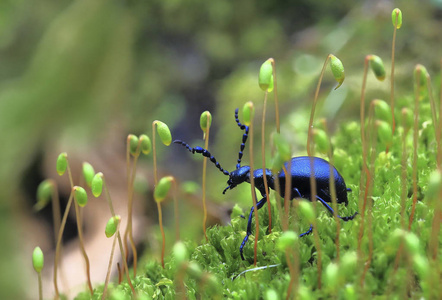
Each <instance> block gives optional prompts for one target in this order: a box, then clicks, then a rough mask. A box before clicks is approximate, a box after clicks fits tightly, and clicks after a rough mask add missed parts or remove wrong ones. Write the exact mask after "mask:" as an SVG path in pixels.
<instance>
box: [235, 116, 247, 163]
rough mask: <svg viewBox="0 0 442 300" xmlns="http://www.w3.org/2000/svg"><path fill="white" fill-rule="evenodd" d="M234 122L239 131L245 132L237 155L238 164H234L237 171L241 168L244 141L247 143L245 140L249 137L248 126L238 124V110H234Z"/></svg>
mask: <svg viewBox="0 0 442 300" xmlns="http://www.w3.org/2000/svg"><path fill="white" fill-rule="evenodd" d="M235 121H236V124H238V126H239V128H241V130H245V133H244V134H243V136H242V143H241V146H240V150H239V154H238V163H237V164H236V168H237V169H239V168H240V167H241V159H242V155H243V151H244V148H245V146H246V141H247V138H248V137H249V126H247V125H244V124H241V123H240V122H239V119H238V108H237V109H235Z"/></svg>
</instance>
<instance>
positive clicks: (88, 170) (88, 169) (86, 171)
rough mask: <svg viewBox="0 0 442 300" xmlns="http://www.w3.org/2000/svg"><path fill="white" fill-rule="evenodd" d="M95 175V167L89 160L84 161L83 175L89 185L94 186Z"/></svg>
mask: <svg viewBox="0 0 442 300" xmlns="http://www.w3.org/2000/svg"><path fill="white" fill-rule="evenodd" d="M94 176H95V170H94V167H93V166H92V165H91V164H90V163H88V162H83V177H84V180H85V181H86V184H87V186H88V187H91V186H92V179H93V178H94Z"/></svg>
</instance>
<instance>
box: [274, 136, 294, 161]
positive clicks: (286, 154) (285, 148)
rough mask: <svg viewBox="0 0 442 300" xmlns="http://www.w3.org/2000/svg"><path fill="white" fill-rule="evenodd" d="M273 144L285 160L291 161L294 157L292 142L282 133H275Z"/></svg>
mask: <svg viewBox="0 0 442 300" xmlns="http://www.w3.org/2000/svg"><path fill="white" fill-rule="evenodd" d="M273 144H274V145H275V147H276V151H277V153H278V154H279V156H280V158H281V160H282V161H283V162H286V161H289V160H290V159H291V158H292V152H291V150H290V144H289V142H287V140H286V139H285V138H283V137H282V136H281V135H280V134H274V135H273ZM281 167H282V166H281Z"/></svg>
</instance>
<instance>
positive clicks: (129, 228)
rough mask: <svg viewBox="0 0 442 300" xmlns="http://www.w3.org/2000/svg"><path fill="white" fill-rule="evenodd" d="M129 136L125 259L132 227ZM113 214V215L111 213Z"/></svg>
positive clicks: (124, 238) (127, 142)
mask: <svg viewBox="0 0 442 300" xmlns="http://www.w3.org/2000/svg"><path fill="white" fill-rule="evenodd" d="M130 137H131V135H128V136H127V139H126V182H127V224H126V230H125V231H124V235H123V241H124V243H123V245H124V253H125V256H124V257H123V259H126V261H127V260H128V259H129V250H128V247H127V238H128V235H129V231H131V228H132V200H131V196H130V194H131V192H130V179H131V178H130ZM112 216H114V215H112Z"/></svg>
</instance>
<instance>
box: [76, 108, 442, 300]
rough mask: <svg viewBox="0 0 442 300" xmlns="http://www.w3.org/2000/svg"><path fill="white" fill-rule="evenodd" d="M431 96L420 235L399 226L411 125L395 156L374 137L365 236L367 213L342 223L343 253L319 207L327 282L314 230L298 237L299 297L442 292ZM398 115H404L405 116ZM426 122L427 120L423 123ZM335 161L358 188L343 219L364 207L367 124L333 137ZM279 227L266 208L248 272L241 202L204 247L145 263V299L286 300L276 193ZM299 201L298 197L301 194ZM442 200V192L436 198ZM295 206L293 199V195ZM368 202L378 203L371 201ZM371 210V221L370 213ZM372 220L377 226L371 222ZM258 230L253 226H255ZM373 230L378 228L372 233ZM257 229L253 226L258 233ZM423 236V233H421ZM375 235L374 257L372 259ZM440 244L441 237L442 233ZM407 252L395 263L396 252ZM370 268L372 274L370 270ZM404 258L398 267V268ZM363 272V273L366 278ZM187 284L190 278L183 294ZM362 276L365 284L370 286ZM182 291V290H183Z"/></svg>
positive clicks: (137, 282)
mask: <svg viewBox="0 0 442 300" xmlns="http://www.w3.org/2000/svg"><path fill="white" fill-rule="evenodd" d="M427 100H428V99H423V101H421V103H420V105H421V109H420V114H419V124H420V126H419V128H420V129H419V147H418V186H419V195H418V202H417V206H416V214H415V217H414V221H413V223H412V226H411V232H412V233H413V234H414V235H408V234H407V233H405V231H400V229H401V228H403V227H402V226H403V225H402V222H404V224H406V225H408V220H409V216H410V211H411V205H412V188H411V187H412V179H411V172H412V166H411V161H412V153H413V151H412V150H413V148H412V132H413V130H410V131H409V133H408V135H407V136H406V144H407V156H408V160H407V166H406V167H407V183H406V186H405V188H406V195H407V197H406V205H405V217H404V219H402V218H401V198H400V195H401V190H402V189H403V188H404V186H403V184H402V182H401V168H402V167H401V155H402V139H403V132H404V130H403V128H402V127H401V126H398V127H397V128H396V132H395V134H394V137H393V142H392V145H391V146H390V147H389V152H388V154H387V153H386V152H385V145H382V144H381V143H379V142H378V143H376V147H377V150H376V154H375V161H374V166H373V170H374V174H373V176H374V180H373V196H372V200H373V205H372V206H370V204H369V205H368V206H367V209H366V212H365V224H364V232H363V237H362V239H361V240H360V252H359V255H358V244H359V242H358V240H359V232H360V227H361V220H362V219H361V216H360V215H358V216H357V217H356V218H355V219H354V220H353V221H349V222H343V221H339V222H340V225H341V226H340V233H339V250H340V257H339V261H338V259H337V249H336V245H335V239H336V226H337V223H336V222H335V220H334V218H333V217H332V216H331V215H330V214H329V213H328V212H327V211H326V210H325V209H324V208H323V207H322V206H321V205H319V204H317V205H316V206H317V208H316V210H317V230H318V235H319V241H320V251H321V257H322V263H321V267H322V270H321V287H319V282H318V266H317V263H318V260H317V258H318V252H317V249H316V246H315V237H314V236H313V235H308V236H305V237H303V238H300V239H299V240H298V241H297V242H296V243H295V245H294V247H293V248H290V249H289V253H290V254H289V255H290V256H291V257H292V258H293V257H294V259H296V260H297V261H298V263H299V270H298V271H299V281H298V285H297V291H295V292H294V293H296V294H297V295H298V296H299V297H300V298H303V299H311V298H318V299H319V298H322V299H324V298H329V297H338V298H340V299H359V298H372V297H374V298H380V299H384V298H390V297H393V298H397V299H399V298H402V299H403V298H408V297H411V298H422V297H423V298H426V299H431V298H437V297H438V296H440V295H442V292H441V287H440V284H439V283H440V280H439V279H440V273H439V270H441V267H442V259H441V257H442V253H441V251H440V249H441V247H439V250H438V251H439V253H438V259H437V260H436V261H432V258H430V255H428V253H429V241H430V236H431V231H432V221H433V218H434V208H435V204H436V200H434V199H430V198H428V197H425V195H426V190H427V183H428V180H429V176H430V173H431V172H432V171H434V170H435V169H436V154H437V153H436V151H437V145H436V142H435V137H434V130H432V126H428V125H429V122H430V125H431V121H430V120H431V115H430V113H431V112H430V109H429V104H428V102H427ZM411 101H412V100H411V99H400V100H399V101H398V103H399V104H400V105H402V106H407V107H411V105H412V104H411V103H412V102H411ZM398 117H399V116H398ZM423 124H424V125H423ZM333 149H334V165H335V166H336V168H337V169H338V170H339V171H340V172H341V174H342V175H343V177H344V178H345V179H346V181H347V182H348V187H350V188H351V189H352V192H351V193H349V205H348V206H347V207H345V206H343V205H339V208H338V212H339V214H340V215H341V216H347V215H351V214H353V213H354V212H355V211H359V212H360V213H361V211H360V209H361V207H362V203H361V202H360V200H359V198H360V197H359V193H360V191H359V184H358V183H359V180H360V176H361V168H362V149H361V143H360V127H359V124H358V123H356V122H346V123H344V124H342V125H341V126H340V128H339V130H338V131H337V132H336V134H335V136H334V137H333ZM272 194H273V197H272V201H271V203H272V218H273V228H272V232H271V233H270V234H268V213H267V209H266V207H264V208H263V209H261V210H260V211H259V214H260V215H259V217H260V218H259V220H260V232H259V240H258V244H257V249H258V251H257V265H256V268H257V267H265V266H269V267H267V268H262V269H256V270H253V271H250V272H246V273H244V274H242V275H241V276H238V275H239V274H240V273H241V272H243V271H245V270H248V269H254V268H255V266H254V265H253V257H254V250H253V244H254V235H252V236H250V239H249V241H248V243H247V245H246V247H245V248H244V256H245V257H246V260H245V261H242V260H241V257H240V254H239V246H240V244H241V242H242V240H243V238H244V236H245V230H246V227H247V219H246V218H243V217H242V216H241V215H245V216H247V215H248V208H247V209H246V208H244V210H243V208H240V207H239V206H235V207H234V209H233V212H232V215H231V222H230V224H229V225H227V226H214V227H211V228H209V229H208V231H207V236H208V241H206V240H205V239H203V241H202V242H201V243H199V244H197V243H196V242H195V241H189V240H187V241H185V242H184V243H185V245H186V248H187V252H188V256H187V257H188V259H186V260H185V262H182V261H181V262H177V261H176V258H175V256H174V254H173V253H171V252H172V251H169V253H170V255H168V256H167V257H166V263H165V268H164V269H163V268H162V267H161V264H160V263H159V262H158V261H155V260H149V259H147V260H148V261H149V262H148V263H147V264H145V265H144V266H141V268H139V275H138V276H137V277H136V278H134V279H133V285H134V286H135V290H136V291H137V296H138V299H151V298H153V299H175V298H177V297H187V298H189V299H209V298H227V299H260V298H261V299H262V298H266V299H283V298H285V297H286V296H287V290H288V288H289V283H290V276H291V275H290V272H289V268H288V265H287V260H286V255H285V253H284V252H283V251H281V250H279V249H278V247H277V241H278V238H279V237H280V236H281V234H282V229H281V220H280V216H279V213H278V212H277V206H276V205H275V204H276V202H275V201H277V200H275V198H274V195H275V193H272ZM294 201H298V200H294ZM437 201H440V199H437ZM292 203H293V202H292ZM369 203H370V202H369ZM369 216H371V221H368V220H369V218H368V217H369ZM370 222H371V223H370ZM308 226H309V224H308V222H306V220H305V219H303V216H301V215H298V213H297V212H296V209H295V207H294V206H292V209H291V213H290V225H289V228H290V230H295V231H296V232H298V233H301V232H304V231H306V230H307V229H308ZM252 228H254V225H253V226H252ZM370 230H371V231H372V232H371V233H370ZM253 232H254V230H253ZM415 237H418V238H415ZM370 241H371V242H372V247H373V252H372V259H371V261H370V262H368V257H369V248H370ZM438 243H439V246H440V244H441V237H440V235H439V237H438ZM400 248H402V250H401V251H402V254H401V256H400V258H399V259H398V260H397V253H398V251H400V250H399V249H400ZM367 264H369V267H368V269H367V271H366V273H365V274H364V271H363V270H364V267H365V266H367ZM396 265H397V268H396ZM363 276H364V279H362V277H363ZM179 282H184V286H185V291H184V290H183V287H182V286H180V284H179ZM362 282H363V284H362ZM102 289H103V286H101V287H97V288H96V290H95V293H94V297H93V298H94V299H99V298H100V297H101V293H102ZM177 293H178V294H177ZM292 296H293V293H292ZM89 297H90V295H89V294H88V293H86V292H85V293H82V294H80V295H78V296H77V299H88V298H89ZM109 297H110V299H130V298H131V290H130V288H129V286H128V284H127V283H122V284H120V285H115V284H113V285H111V286H110V289H109Z"/></svg>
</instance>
